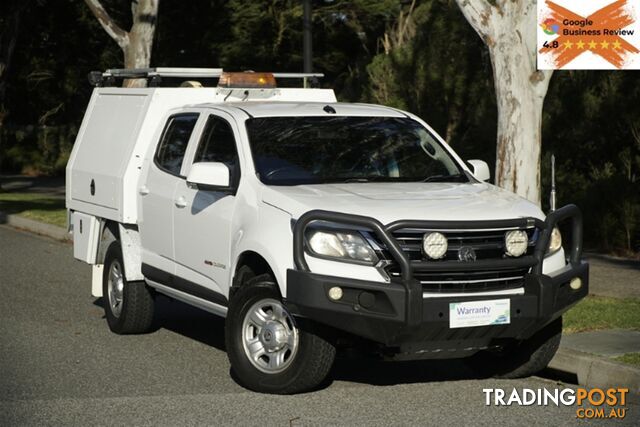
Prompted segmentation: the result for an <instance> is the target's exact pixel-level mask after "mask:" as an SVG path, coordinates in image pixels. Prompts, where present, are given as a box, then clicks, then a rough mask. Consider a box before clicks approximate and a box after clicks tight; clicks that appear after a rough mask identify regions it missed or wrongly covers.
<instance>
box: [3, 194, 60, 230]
mask: <svg viewBox="0 0 640 427" xmlns="http://www.w3.org/2000/svg"><path fill="white" fill-rule="evenodd" d="M0 211H2V212H4V213H8V214H18V215H20V216H23V217H25V218H29V219H33V220H35V221H40V222H46V223H47V224H53V225H57V226H59V227H66V226H67V211H66V209H65V207H64V199H56V198H52V197H50V196H47V195H45V194H37V193H0Z"/></svg>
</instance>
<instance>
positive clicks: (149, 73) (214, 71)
mask: <svg viewBox="0 0 640 427" xmlns="http://www.w3.org/2000/svg"><path fill="white" fill-rule="evenodd" d="M222 73H223V70H222V68H173V67H160V68H113V69H109V70H107V71H105V72H101V71H92V72H90V73H89V83H91V85H92V86H113V85H115V79H148V80H149V86H152V87H153V86H158V85H159V84H160V82H161V81H162V78H163V77H167V78H188V79H190V78H207V79H211V78H219V77H220V76H221V75H222ZM271 74H273V77H275V78H277V79H303V80H304V81H305V87H306V86H307V80H314V79H318V78H322V77H324V74H323V73H271Z"/></svg>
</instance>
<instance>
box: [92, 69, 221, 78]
mask: <svg viewBox="0 0 640 427" xmlns="http://www.w3.org/2000/svg"><path fill="white" fill-rule="evenodd" d="M221 75H222V68H168V67H164V68H115V69H110V70H107V71H105V72H104V73H102V76H103V77H118V78H143V79H144V78H149V77H187V78H196V77H197V78H217V77H220V76H221Z"/></svg>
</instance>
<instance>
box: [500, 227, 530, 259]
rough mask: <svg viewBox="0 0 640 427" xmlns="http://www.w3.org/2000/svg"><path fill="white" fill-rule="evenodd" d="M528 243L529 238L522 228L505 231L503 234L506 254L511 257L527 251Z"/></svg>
mask: <svg viewBox="0 0 640 427" xmlns="http://www.w3.org/2000/svg"><path fill="white" fill-rule="evenodd" d="M528 244H529V238H528V236H527V233H526V232H524V231H522V230H511V231H507V233H506V234H505V235H504V246H505V249H506V252H507V255H509V256H512V257H519V256H521V255H522V254H524V253H525V252H527V246H528Z"/></svg>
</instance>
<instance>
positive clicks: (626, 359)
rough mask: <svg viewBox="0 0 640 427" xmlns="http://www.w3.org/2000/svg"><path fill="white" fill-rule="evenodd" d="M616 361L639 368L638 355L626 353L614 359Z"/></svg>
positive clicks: (639, 360) (639, 357) (639, 358)
mask: <svg viewBox="0 0 640 427" xmlns="http://www.w3.org/2000/svg"><path fill="white" fill-rule="evenodd" d="M615 359H616V360H617V361H619V362H622V363H626V364H628V365H634V366H636V367H638V368H640V353H627V354H623V355H622V356H618V357H616V358H615Z"/></svg>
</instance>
